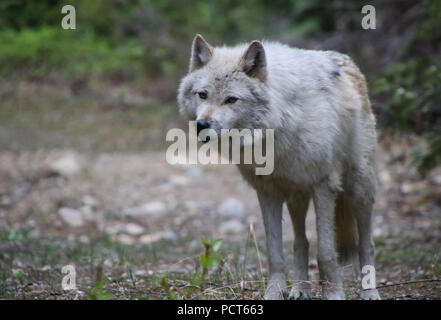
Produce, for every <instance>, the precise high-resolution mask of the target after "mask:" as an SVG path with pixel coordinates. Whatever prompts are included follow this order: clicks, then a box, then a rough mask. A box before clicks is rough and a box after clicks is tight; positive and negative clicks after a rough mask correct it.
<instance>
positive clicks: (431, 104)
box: [372, 0, 441, 173]
mask: <svg viewBox="0 0 441 320" xmlns="http://www.w3.org/2000/svg"><path fill="white" fill-rule="evenodd" d="M422 17H423V19H421V20H420V21H419V22H418V23H417V24H416V25H415V27H414V34H413V37H412V39H411V40H410V42H409V43H408V44H407V46H406V47H405V48H403V50H404V52H403V55H404V56H408V57H411V58H408V59H407V60H405V61H403V62H399V63H394V64H391V65H389V66H388V67H387V68H386V69H385V70H384V71H383V72H381V73H380V74H379V75H378V76H377V79H376V80H375V82H374V83H373V86H372V89H373V90H372V92H373V94H374V95H376V97H377V98H378V99H380V100H382V101H384V104H385V107H386V112H387V125H388V126H389V127H393V128H395V129H398V130H400V131H413V132H415V133H417V134H421V135H423V137H424V138H425V140H426V141H427V143H428V150H420V149H418V148H415V149H414V150H413V155H414V161H415V164H416V165H417V167H418V168H419V170H420V172H421V173H424V172H425V171H427V170H429V169H431V168H433V167H434V166H436V165H437V164H438V163H440V161H441V94H440V92H441V63H440V61H441V56H440V55H439V52H438V50H437V49H436V48H432V46H435V47H436V43H438V45H439V39H440V38H441V2H439V1H432V0H428V1H426V2H425V6H424V13H423V15H422ZM420 50H421V51H425V52H424V54H421V53H420V52H419V51H420Z"/></svg>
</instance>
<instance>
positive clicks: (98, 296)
mask: <svg viewBox="0 0 441 320" xmlns="http://www.w3.org/2000/svg"><path fill="white" fill-rule="evenodd" d="M105 284H106V282H105V281H104V280H103V279H101V280H99V281H97V282H96V283H95V286H94V287H93V288H92V289H91V290H90V292H89V300H112V299H114V297H113V295H112V294H111V293H110V292H108V291H106V290H105V289H104V285H105Z"/></svg>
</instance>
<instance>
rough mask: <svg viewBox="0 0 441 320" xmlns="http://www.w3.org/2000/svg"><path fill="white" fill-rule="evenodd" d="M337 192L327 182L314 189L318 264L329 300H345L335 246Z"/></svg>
mask: <svg viewBox="0 0 441 320" xmlns="http://www.w3.org/2000/svg"><path fill="white" fill-rule="evenodd" d="M335 199H336V194H335V192H334V191H333V190H332V189H331V188H330V187H329V186H328V184H327V183H326V182H324V183H321V184H320V185H318V186H316V187H315V188H314V192H313V200H314V207H315V212H316V219H317V245H318V255H317V262H318V267H319V272H320V280H322V281H323V285H322V288H323V296H324V297H325V299H328V300H344V299H345V295H344V292H343V285H342V276H341V272H340V267H339V265H338V260H337V251H336V248H335V247H336V246H335V227H334V207H335Z"/></svg>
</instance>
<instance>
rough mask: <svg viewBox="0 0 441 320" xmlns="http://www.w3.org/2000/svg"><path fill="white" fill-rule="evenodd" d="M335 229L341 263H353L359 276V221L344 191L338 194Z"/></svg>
mask: <svg viewBox="0 0 441 320" xmlns="http://www.w3.org/2000/svg"><path fill="white" fill-rule="evenodd" d="M335 231H336V240H337V252H338V256H339V262H340V264H341V265H348V264H352V266H353V269H354V271H355V276H358V265H359V263H358V232H357V223H356V221H355V217H354V210H353V208H352V206H351V204H350V203H349V201H348V199H347V198H346V197H345V195H344V194H343V193H340V194H339V195H338V197H337V202H336V205H335Z"/></svg>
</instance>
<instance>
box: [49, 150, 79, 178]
mask: <svg viewBox="0 0 441 320" xmlns="http://www.w3.org/2000/svg"><path fill="white" fill-rule="evenodd" d="M49 168H50V169H51V170H52V171H54V172H55V173H57V174H59V175H62V176H65V177H72V176H74V175H76V174H78V173H79V172H80V170H81V166H80V164H79V162H78V159H77V157H76V156H75V155H73V154H68V155H65V156H63V157H61V158H59V159H58V160H56V161H54V162H53V163H51V164H50V165H49Z"/></svg>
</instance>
